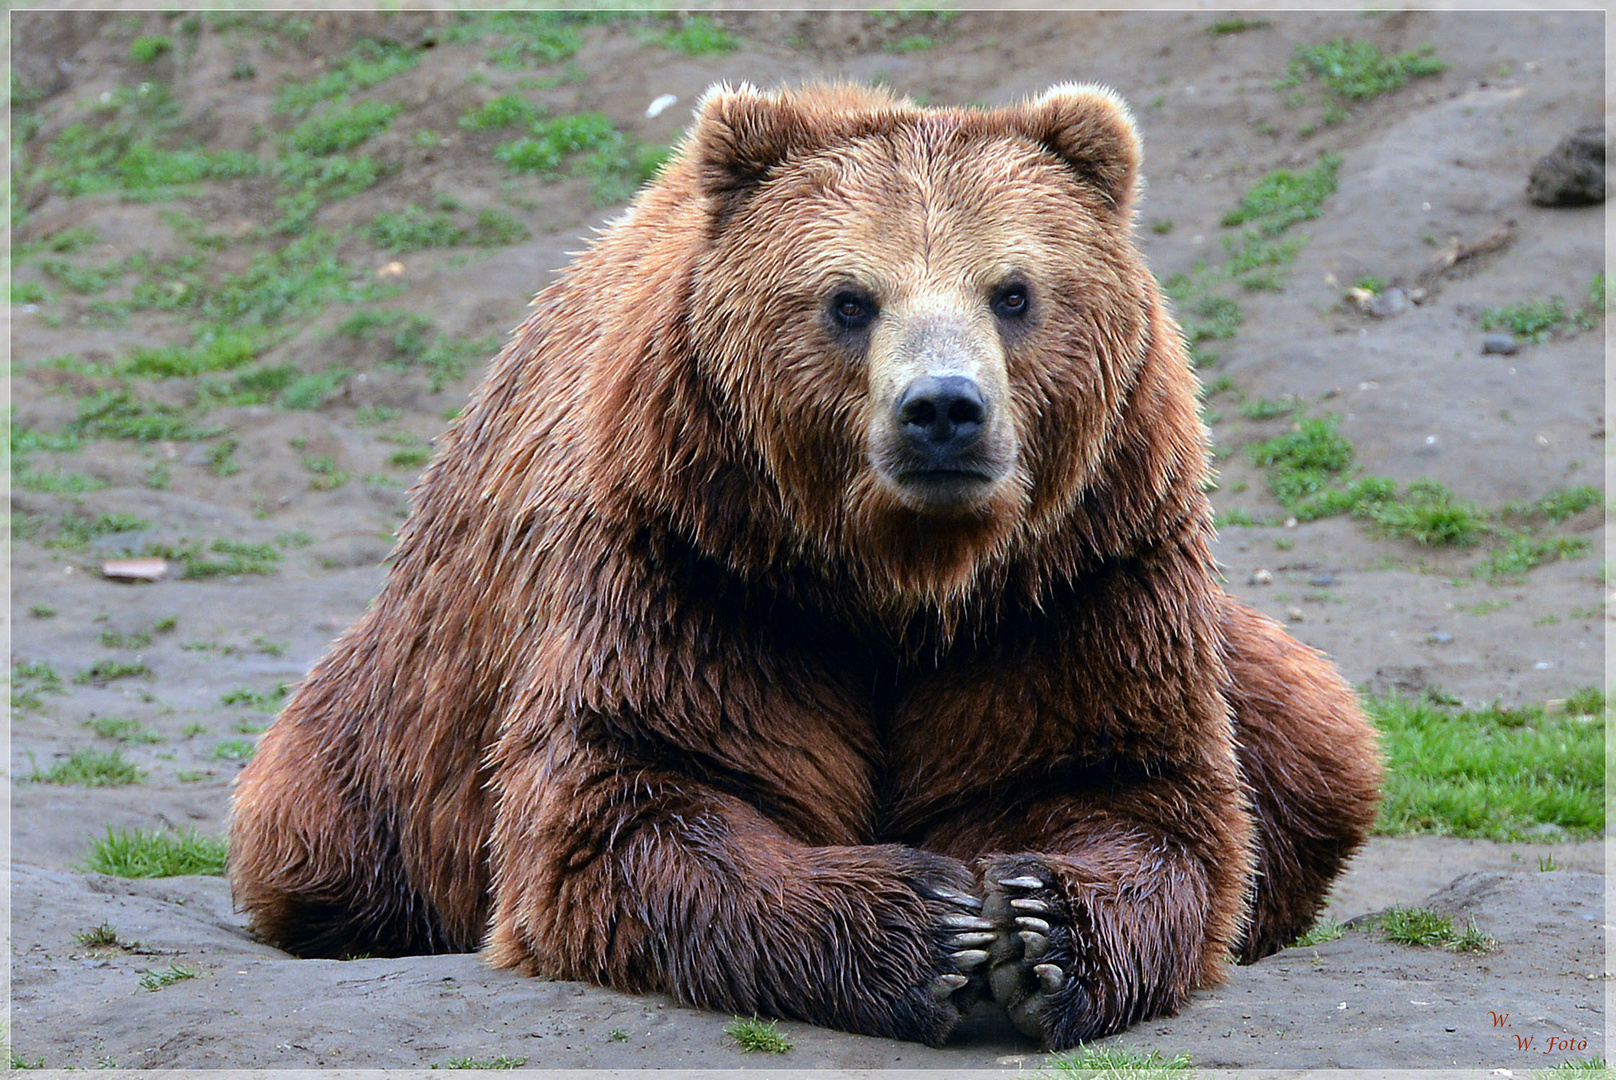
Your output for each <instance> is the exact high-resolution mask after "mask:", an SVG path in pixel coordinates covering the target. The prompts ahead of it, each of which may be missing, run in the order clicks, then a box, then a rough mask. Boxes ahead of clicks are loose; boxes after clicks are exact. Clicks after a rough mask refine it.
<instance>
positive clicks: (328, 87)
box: [275, 38, 421, 115]
mask: <svg viewBox="0 0 1616 1080" xmlns="http://www.w3.org/2000/svg"><path fill="white" fill-rule="evenodd" d="M420 62H421V54H420V53H419V52H417V51H415V50H412V49H406V48H405V47H404V46H402V45H399V44H396V43H394V42H391V41H373V40H370V39H368V38H367V39H365V40H363V41H359V42H356V43H355V44H354V46H353V47H352V48H351V49H349V50H348V51H347V52H346V53H344V54H343V56H342V58H341V59H340V60H338V61H337V62H336V63H335V64H333V65H332V66H331V67H330V68H329V70H327V71H326V73H325V74H323V75H320V76H318V77H316V78H313V79H308V80H296V81H292V82H288V83H287V84H286V85H285V86H283V87H281V89H280V91H279V93H277V94H276V96H275V111H276V112H281V113H291V114H294V115H296V114H299V113H303V112H306V111H308V110H309V109H310V108H312V107H314V106H315V105H318V104H319V103H320V102H322V101H330V100H333V99H336V98H343V97H347V96H348V95H350V94H355V93H358V92H359V91H361V90H368V89H370V88H371V87H372V86H376V85H378V84H379V83H383V82H386V81H387V80H388V79H391V78H392V77H393V76H395V75H402V74H403V73H404V72H406V71H409V70H411V69H412V68H414V67H415V66H416V65H417V64H419V63H420Z"/></svg>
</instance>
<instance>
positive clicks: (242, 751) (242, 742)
mask: <svg viewBox="0 0 1616 1080" xmlns="http://www.w3.org/2000/svg"><path fill="white" fill-rule="evenodd" d="M255 749H256V747H255V746H254V745H253V743H252V740H250V739H226V740H225V741H224V742H221V743H220V744H219V745H218V746H215V747H214V748H213V760H214V761H250V760H251V759H252V756H253V751H254V750H255Z"/></svg>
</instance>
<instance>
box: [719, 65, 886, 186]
mask: <svg viewBox="0 0 1616 1080" xmlns="http://www.w3.org/2000/svg"><path fill="white" fill-rule="evenodd" d="M903 105H904V103H902V102H900V101H899V100H898V99H896V98H894V97H893V96H892V95H890V94H888V93H886V92H885V91H882V90H877V89H873V88H870V87H862V86H856V85H853V84H850V83H818V84H811V85H809V86H805V87H802V88H800V89H797V90H776V91H763V90H759V89H757V88H756V87H754V86H751V85H749V84H747V83H742V84H741V85H740V86H737V87H733V88H732V87H729V86H726V85H724V84H722V83H720V84H719V85H717V86H714V87H713V88H712V89H710V90H708V91H707V92H706V93H705V94H703V95H702V97H701V100H700V101H699V102H698V103H697V105H696V123H695V126H694V127H693V128H692V129H691V132H690V142H689V150H688V154H689V156H690V158H691V159H692V160H693V161H694V162H695V166H696V176H697V183H698V184H699V185H700V187H701V191H702V194H704V195H707V196H709V197H711V198H713V199H714V200H715V201H716V202H717V203H718V205H719V211H720V214H722V213H724V212H725V211H727V210H728V209H729V208H731V207H732V206H733V205H734V204H735V202H736V201H737V200H739V199H742V198H744V197H745V196H746V195H747V193H748V192H750V191H751V190H752V189H753V188H755V187H757V186H758V185H759V184H761V183H763V181H765V180H767V179H768V178H769V174H770V173H772V172H773V171H774V170H775V169H776V168H777V167H779V166H780V165H781V164H782V163H783V162H784V161H785V160H786V159H787V158H790V157H793V156H797V155H802V154H810V153H813V152H815V151H817V150H821V149H824V148H826V147H830V146H836V145H838V144H841V143H845V142H848V141H850V140H853V139H857V138H860V137H862V136H865V135H874V134H880V133H882V132H887V131H890V130H892V128H893V127H894V126H895V125H896V124H898V123H899V122H900V117H901V115H902V114H903V111H904V110H903Z"/></svg>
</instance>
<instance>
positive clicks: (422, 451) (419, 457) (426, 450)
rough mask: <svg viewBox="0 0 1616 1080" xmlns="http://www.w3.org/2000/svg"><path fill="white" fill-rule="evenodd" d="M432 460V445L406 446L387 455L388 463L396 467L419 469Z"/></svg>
mask: <svg viewBox="0 0 1616 1080" xmlns="http://www.w3.org/2000/svg"><path fill="white" fill-rule="evenodd" d="M431 460H432V448H431V447H430V446H406V447H404V448H403V449H402V450H394V451H393V452H392V453H391V454H389V455H387V464H389V465H391V466H392V467H393V468H395V469H419V468H420V467H421V466H423V465H425V464H426V463H427V462H429V461H431Z"/></svg>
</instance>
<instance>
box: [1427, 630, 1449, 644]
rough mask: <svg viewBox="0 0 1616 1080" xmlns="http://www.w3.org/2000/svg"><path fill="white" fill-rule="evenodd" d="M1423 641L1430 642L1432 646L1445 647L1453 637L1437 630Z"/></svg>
mask: <svg viewBox="0 0 1616 1080" xmlns="http://www.w3.org/2000/svg"><path fill="white" fill-rule="evenodd" d="M1425 640H1426V641H1428V642H1430V643H1431V644H1432V645H1446V644H1448V643H1449V642H1451V641H1452V640H1453V635H1452V634H1449V633H1446V632H1444V631H1442V630H1438V631H1437V632H1436V633H1434V634H1427V635H1426V636H1425Z"/></svg>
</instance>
